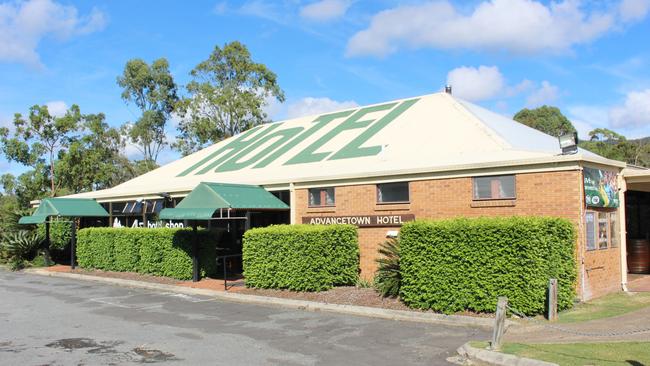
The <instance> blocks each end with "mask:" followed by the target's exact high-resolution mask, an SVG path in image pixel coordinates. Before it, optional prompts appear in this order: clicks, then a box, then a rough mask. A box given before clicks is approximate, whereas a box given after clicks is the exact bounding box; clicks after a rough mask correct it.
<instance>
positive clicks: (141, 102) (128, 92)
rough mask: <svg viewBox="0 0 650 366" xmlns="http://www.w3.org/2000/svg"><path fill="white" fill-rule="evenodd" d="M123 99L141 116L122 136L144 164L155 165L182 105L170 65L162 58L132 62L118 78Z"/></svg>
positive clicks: (124, 126)
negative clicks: (176, 110)
mask: <svg viewBox="0 0 650 366" xmlns="http://www.w3.org/2000/svg"><path fill="white" fill-rule="evenodd" d="M117 84H118V85H119V86H120V87H122V99H123V100H124V101H125V102H126V103H127V104H128V103H133V104H134V105H135V106H136V107H138V108H139V109H140V112H141V115H140V117H139V118H138V119H137V120H136V121H135V122H132V123H125V124H124V125H123V126H122V133H123V134H124V135H125V136H127V138H128V139H129V140H130V141H131V143H133V144H134V145H135V146H136V147H137V149H138V150H139V151H140V152H141V153H142V155H143V158H144V161H145V162H147V164H148V165H150V166H152V167H153V166H155V162H156V160H157V159H158V154H160V152H161V151H162V149H163V148H164V147H165V146H166V145H167V144H168V142H167V139H166V136H165V127H166V126H167V121H168V120H169V118H170V116H171V113H172V112H173V111H174V107H175V105H176V103H177V102H178V94H177V87H176V83H175V82H174V78H173V76H172V74H171V73H170V71H169V63H168V62H167V60H166V59H164V58H159V59H157V60H155V61H153V62H152V63H151V65H149V64H147V63H146V62H145V61H143V60H141V59H132V60H129V61H128V62H127V63H126V65H125V66H124V71H123V73H122V75H121V76H119V77H118V78H117Z"/></svg>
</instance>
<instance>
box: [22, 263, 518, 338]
mask: <svg viewBox="0 0 650 366" xmlns="http://www.w3.org/2000/svg"><path fill="white" fill-rule="evenodd" d="M24 271H25V272H26V273H31V274H36V275H41V276H49V277H61V278H71V279H76V280H84V281H93V282H100V283H105V284H110V285H114V286H122V287H131V288H140V289H147V290H155V291H165V292H174V293H180V294H185V295H203V296H210V297H213V298H215V299H218V300H224V301H231V302H240V303H248V304H258V305H266V306H279V307H284V308H290V309H299V310H307V311H323V312H331V313H338V314H347V315H356V316H365V317H370V318H379V319H389V320H398V321H410V322H419V323H429V324H441V325H450V326H464V327H479V328H483V329H492V328H493V326H494V319H492V318H478V317H471V316H463V315H444V314H436V313H424V312H416V311H404V310H390V309H381V308H373V307H367V306H356V305H340V304H328V303H322V302H316V301H305V300H293V299H283V298H277V297H270V296H257V295H245V294H238V293H233V292H225V291H215V290H208V289H198V288H191V287H185V286H175V285H165V284H160V283H151V282H143V281H134V280H125V279H120V278H110V277H99V276H91V275H82V274H77V273H65V272H51V271H48V270H45V269H41V268H33V269H26V270H24ZM512 324H514V323H513V322H511V321H509V320H507V321H506V327H508V326H510V325H512Z"/></svg>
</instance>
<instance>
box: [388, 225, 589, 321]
mask: <svg viewBox="0 0 650 366" xmlns="http://www.w3.org/2000/svg"><path fill="white" fill-rule="evenodd" d="M400 245H401V247H400V266H401V271H402V286H401V289H400V297H401V299H402V300H403V301H404V302H405V303H406V304H407V305H409V306H410V307H413V308H420V309H433V310H435V311H440V312H444V313H453V312H458V311H464V310H469V311H474V312H494V311H495V307H496V302H497V297H499V296H507V297H508V301H509V304H510V305H511V306H512V307H514V308H515V309H518V310H519V311H521V312H523V313H525V314H527V315H533V314H541V313H543V312H544V309H545V301H546V292H547V287H548V280H549V279H550V278H557V279H558V286H559V293H558V307H559V309H566V308H569V307H571V306H572V304H573V301H574V298H575V282H576V276H577V275H576V263H575V257H574V246H575V229H574V226H573V224H571V222H569V221H568V220H565V219H560V218H549V217H508V218H478V219H466V218H461V219H451V220H442V221H413V222H409V223H406V224H405V225H404V226H403V227H402V229H401V231H400Z"/></svg>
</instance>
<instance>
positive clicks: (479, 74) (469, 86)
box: [447, 66, 505, 102]
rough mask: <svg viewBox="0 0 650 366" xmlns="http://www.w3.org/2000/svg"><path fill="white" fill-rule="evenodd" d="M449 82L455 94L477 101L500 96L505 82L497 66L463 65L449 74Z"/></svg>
mask: <svg viewBox="0 0 650 366" xmlns="http://www.w3.org/2000/svg"><path fill="white" fill-rule="evenodd" d="M447 84H449V85H451V86H452V90H453V93H454V95H456V96H458V97H460V98H463V99H466V100H469V101H474V102H476V101H482V100H487V99H492V98H494V97H496V96H498V95H499V94H500V93H501V92H502V91H503V90H504V85H505V82H504V80H503V75H501V72H500V71H499V68H498V67H496V66H479V67H478V68H475V67H467V66H462V67H458V68H455V69H453V70H451V71H450V72H449V73H448V74H447Z"/></svg>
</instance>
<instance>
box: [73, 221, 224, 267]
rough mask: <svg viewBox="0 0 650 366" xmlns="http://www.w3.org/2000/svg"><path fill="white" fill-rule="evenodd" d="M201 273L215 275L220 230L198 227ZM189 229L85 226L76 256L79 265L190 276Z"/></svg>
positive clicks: (80, 233) (190, 241) (190, 249)
mask: <svg viewBox="0 0 650 366" xmlns="http://www.w3.org/2000/svg"><path fill="white" fill-rule="evenodd" d="M197 234H198V238H197V240H198V243H199V263H200V265H201V273H202V275H203V276H206V275H207V276H214V275H215V274H216V262H215V258H216V256H217V252H216V249H217V242H218V239H219V237H220V235H221V232H220V231H207V230H199V231H198V232H197ZM192 240H193V233H192V230H191V229H169V228H152V229H149V228H87V229H82V230H79V234H78V242H77V259H78V262H79V266H80V267H82V268H96V269H103V270H107V271H136V272H140V273H146V274H152V275H157V276H167V277H173V278H177V279H179V280H186V279H190V278H192Z"/></svg>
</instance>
